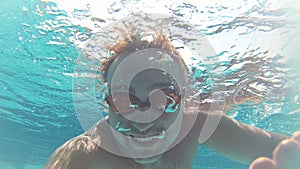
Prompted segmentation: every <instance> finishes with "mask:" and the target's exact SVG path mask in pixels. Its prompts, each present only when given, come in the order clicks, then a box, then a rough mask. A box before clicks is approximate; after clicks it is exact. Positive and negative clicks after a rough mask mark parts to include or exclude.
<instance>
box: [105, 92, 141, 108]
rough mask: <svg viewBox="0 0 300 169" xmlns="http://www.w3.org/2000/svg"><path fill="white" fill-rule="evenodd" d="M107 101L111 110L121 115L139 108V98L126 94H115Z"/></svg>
mask: <svg viewBox="0 0 300 169" xmlns="http://www.w3.org/2000/svg"><path fill="white" fill-rule="evenodd" d="M128 97H129V99H128ZM107 101H108V104H109V106H110V108H111V109H112V110H113V111H115V112H119V113H129V112H132V111H133V110H134V109H135V108H136V107H137V106H138V100H137V98H136V97H135V96H134V95H131V94H129V93H125V92H120V93H114V96H113V97H112V96H110V99H108V100H107Z"/></svg>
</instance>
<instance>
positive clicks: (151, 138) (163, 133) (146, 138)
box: [130, 130, 166, 142]
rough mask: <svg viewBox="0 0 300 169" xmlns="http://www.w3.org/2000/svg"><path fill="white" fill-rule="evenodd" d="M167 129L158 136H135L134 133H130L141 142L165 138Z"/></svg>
mask: <svg viewBox="0 0 300 169" xmlns="http://www.w3.org/2000/svg"><path fill="white" fill-rule="evenodd" d="M165 134H166V132H165V130H163V131H162V132H161V133H160V135H157V136H152V137H144V138H143V137H134V136H133V135H130V137H131V138H134V139H135V140H136V141H140V142H147V141H152V140H153V139H155V138H156V139H164V138H165Z"/></svg>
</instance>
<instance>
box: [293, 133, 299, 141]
mask: <svg viewBox="0 0 300 169" xmlns="http://www.w3.org/2000/svg"><path fill="white" fill-rule="evenodd" d="M292 139H294V140H295V141H297V142H299V143H300V131H297V132H295V133H294V134H293V136H292Z"/></svg>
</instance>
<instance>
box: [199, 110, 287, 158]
mask: <svg viewBox="0 0 300 169" xmlns="http://www.w3.org/2000/svg"><path fill="white" fill-rule="evenodd" d="M286 138H288V137H287V136H283V135H279V134H275V133H269V132H266V131H264V130H262V129H258V128H255V127H252V126H249V125H246V124H242V123H239V122H238V121H236V120H234V119H232V118H230V117H228V116H226V115H225V114H224V115H222V118H221V121H220V123H219V125H218V127H217V129H216V130H215V132H214V133H213V134H212V136H211V137H210V138H209V139H208V140H207V141H206V142H205V143H204V145H206V146H208V147H210V148H211V149H213V150H215V151H217V152H219V153H220V154H222V155H224V156H226V157H229V158H231V159H234V160H237V161H239V162H243V163H248V164H250V163H251V162H252V161H253V160H254V159H256V158H258V157H261V156H266V157H271V156H272V152H273V150H274V148H275V147H276V146H277V145H278V143H279V142H280V141H282V140H283V139H286Z"/></svg>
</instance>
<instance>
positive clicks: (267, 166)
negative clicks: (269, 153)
mask: <svg viewBox="0 0 300 169" xmlns="http://www.w3.org/2000/svg"><path fill="white" fill-rule="evenodd" d="M249 169H276V167H275V165H274V163H273V161H272V160H271V159H269V158H267V157H260V158H258V159H256V160H255V161H254V162H253V163H252V164H251V165H250V167H249Z"/></svg>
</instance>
